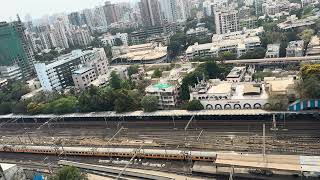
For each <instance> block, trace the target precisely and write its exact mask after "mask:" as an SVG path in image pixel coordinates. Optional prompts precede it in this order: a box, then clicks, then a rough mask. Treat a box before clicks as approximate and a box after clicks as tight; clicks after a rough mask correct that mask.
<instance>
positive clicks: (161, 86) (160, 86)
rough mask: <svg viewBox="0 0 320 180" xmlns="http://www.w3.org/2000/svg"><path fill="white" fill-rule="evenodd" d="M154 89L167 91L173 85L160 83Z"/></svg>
mask: <svg viewBox="0 0 320 180" xmlns="http://www.w3.org/2000/svg"><path fill="white" fill-rule="evenodd" d="M153 87H155V88H158V89H167V88H169V87H172V85H171V84H166V83H158V84H155V85H153Z"/></svg>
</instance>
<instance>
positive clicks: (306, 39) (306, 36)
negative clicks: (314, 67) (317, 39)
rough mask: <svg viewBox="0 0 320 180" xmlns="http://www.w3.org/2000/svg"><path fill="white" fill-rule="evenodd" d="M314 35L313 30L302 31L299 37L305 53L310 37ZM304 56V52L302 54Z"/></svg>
mask: <svg viewBox="0 0 320 180" xmlns="http://www.w3.org/2000/svg"><path fill="white" fill-rule="evenodd" d="M313 35H314V30H313V29H305V30H303V31H302V32H301V33H300V34H299V37H300V38H301V39H302V40H303V41H304V49H305V51H306V49H307V47H308V45H309V42H310V40H311V37H312V36H313ZM304 54H305V52H304Z"/></svg>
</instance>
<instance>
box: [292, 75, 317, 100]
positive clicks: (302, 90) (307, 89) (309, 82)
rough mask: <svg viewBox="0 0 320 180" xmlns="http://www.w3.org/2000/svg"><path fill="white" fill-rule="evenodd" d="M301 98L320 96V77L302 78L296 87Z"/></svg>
mask: <svg viewBox="0 0 320 180" xmlns="http://www.w3.org/2000/svg"><path fill="white" fill-rule="evenodd" d="M295 89H296V91H297V92H298V93H299V95H300V98H301V99H319V98H320V79H318V78H316V77H308V78H305V79H303V80H301V81H300V82H299V83H298V84H297V85H296V87H295Z"/></svg>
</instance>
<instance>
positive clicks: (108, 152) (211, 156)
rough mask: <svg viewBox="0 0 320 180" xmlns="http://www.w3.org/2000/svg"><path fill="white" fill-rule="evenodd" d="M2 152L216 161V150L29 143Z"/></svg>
mask: <svg viewBox="0 0 320 180" xmlns="http://www.w3.org/2000/svg"><path fill="white" fill-rule="evenodd" d="M0 152H14V153H30V154H49V155H69V156H101V157H123V158H131V157H133V156H134V155H136V157H137V158H149V159H166V160H167V159H169V160H194V161H211V162H213V161H215V160H216V157H217V153H216V152H212V151H183V150H166V149H147V148H141V149H135V148H99V147H97V148H95V147H93V148H92V147H61V146H60V147H58V146H28V145H5V144H2V145H0Z"/></svg>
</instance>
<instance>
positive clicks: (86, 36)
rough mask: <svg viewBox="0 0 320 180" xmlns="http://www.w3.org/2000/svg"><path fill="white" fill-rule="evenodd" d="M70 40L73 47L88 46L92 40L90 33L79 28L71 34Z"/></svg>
mask: <svg viewBox="0 0 320 180" xmlns="http://www.w3.org/2000/svg"><path fill="white" fill-rule="evenodd" d="M72 39H73V42H74V44H75V45H78V46H88V45H89V44H90V43H91V41H92V39H91V36H90V31H89V30H88V29H86V28H79V29H76V30H74V31H73V32H72Z"/></svg>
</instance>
